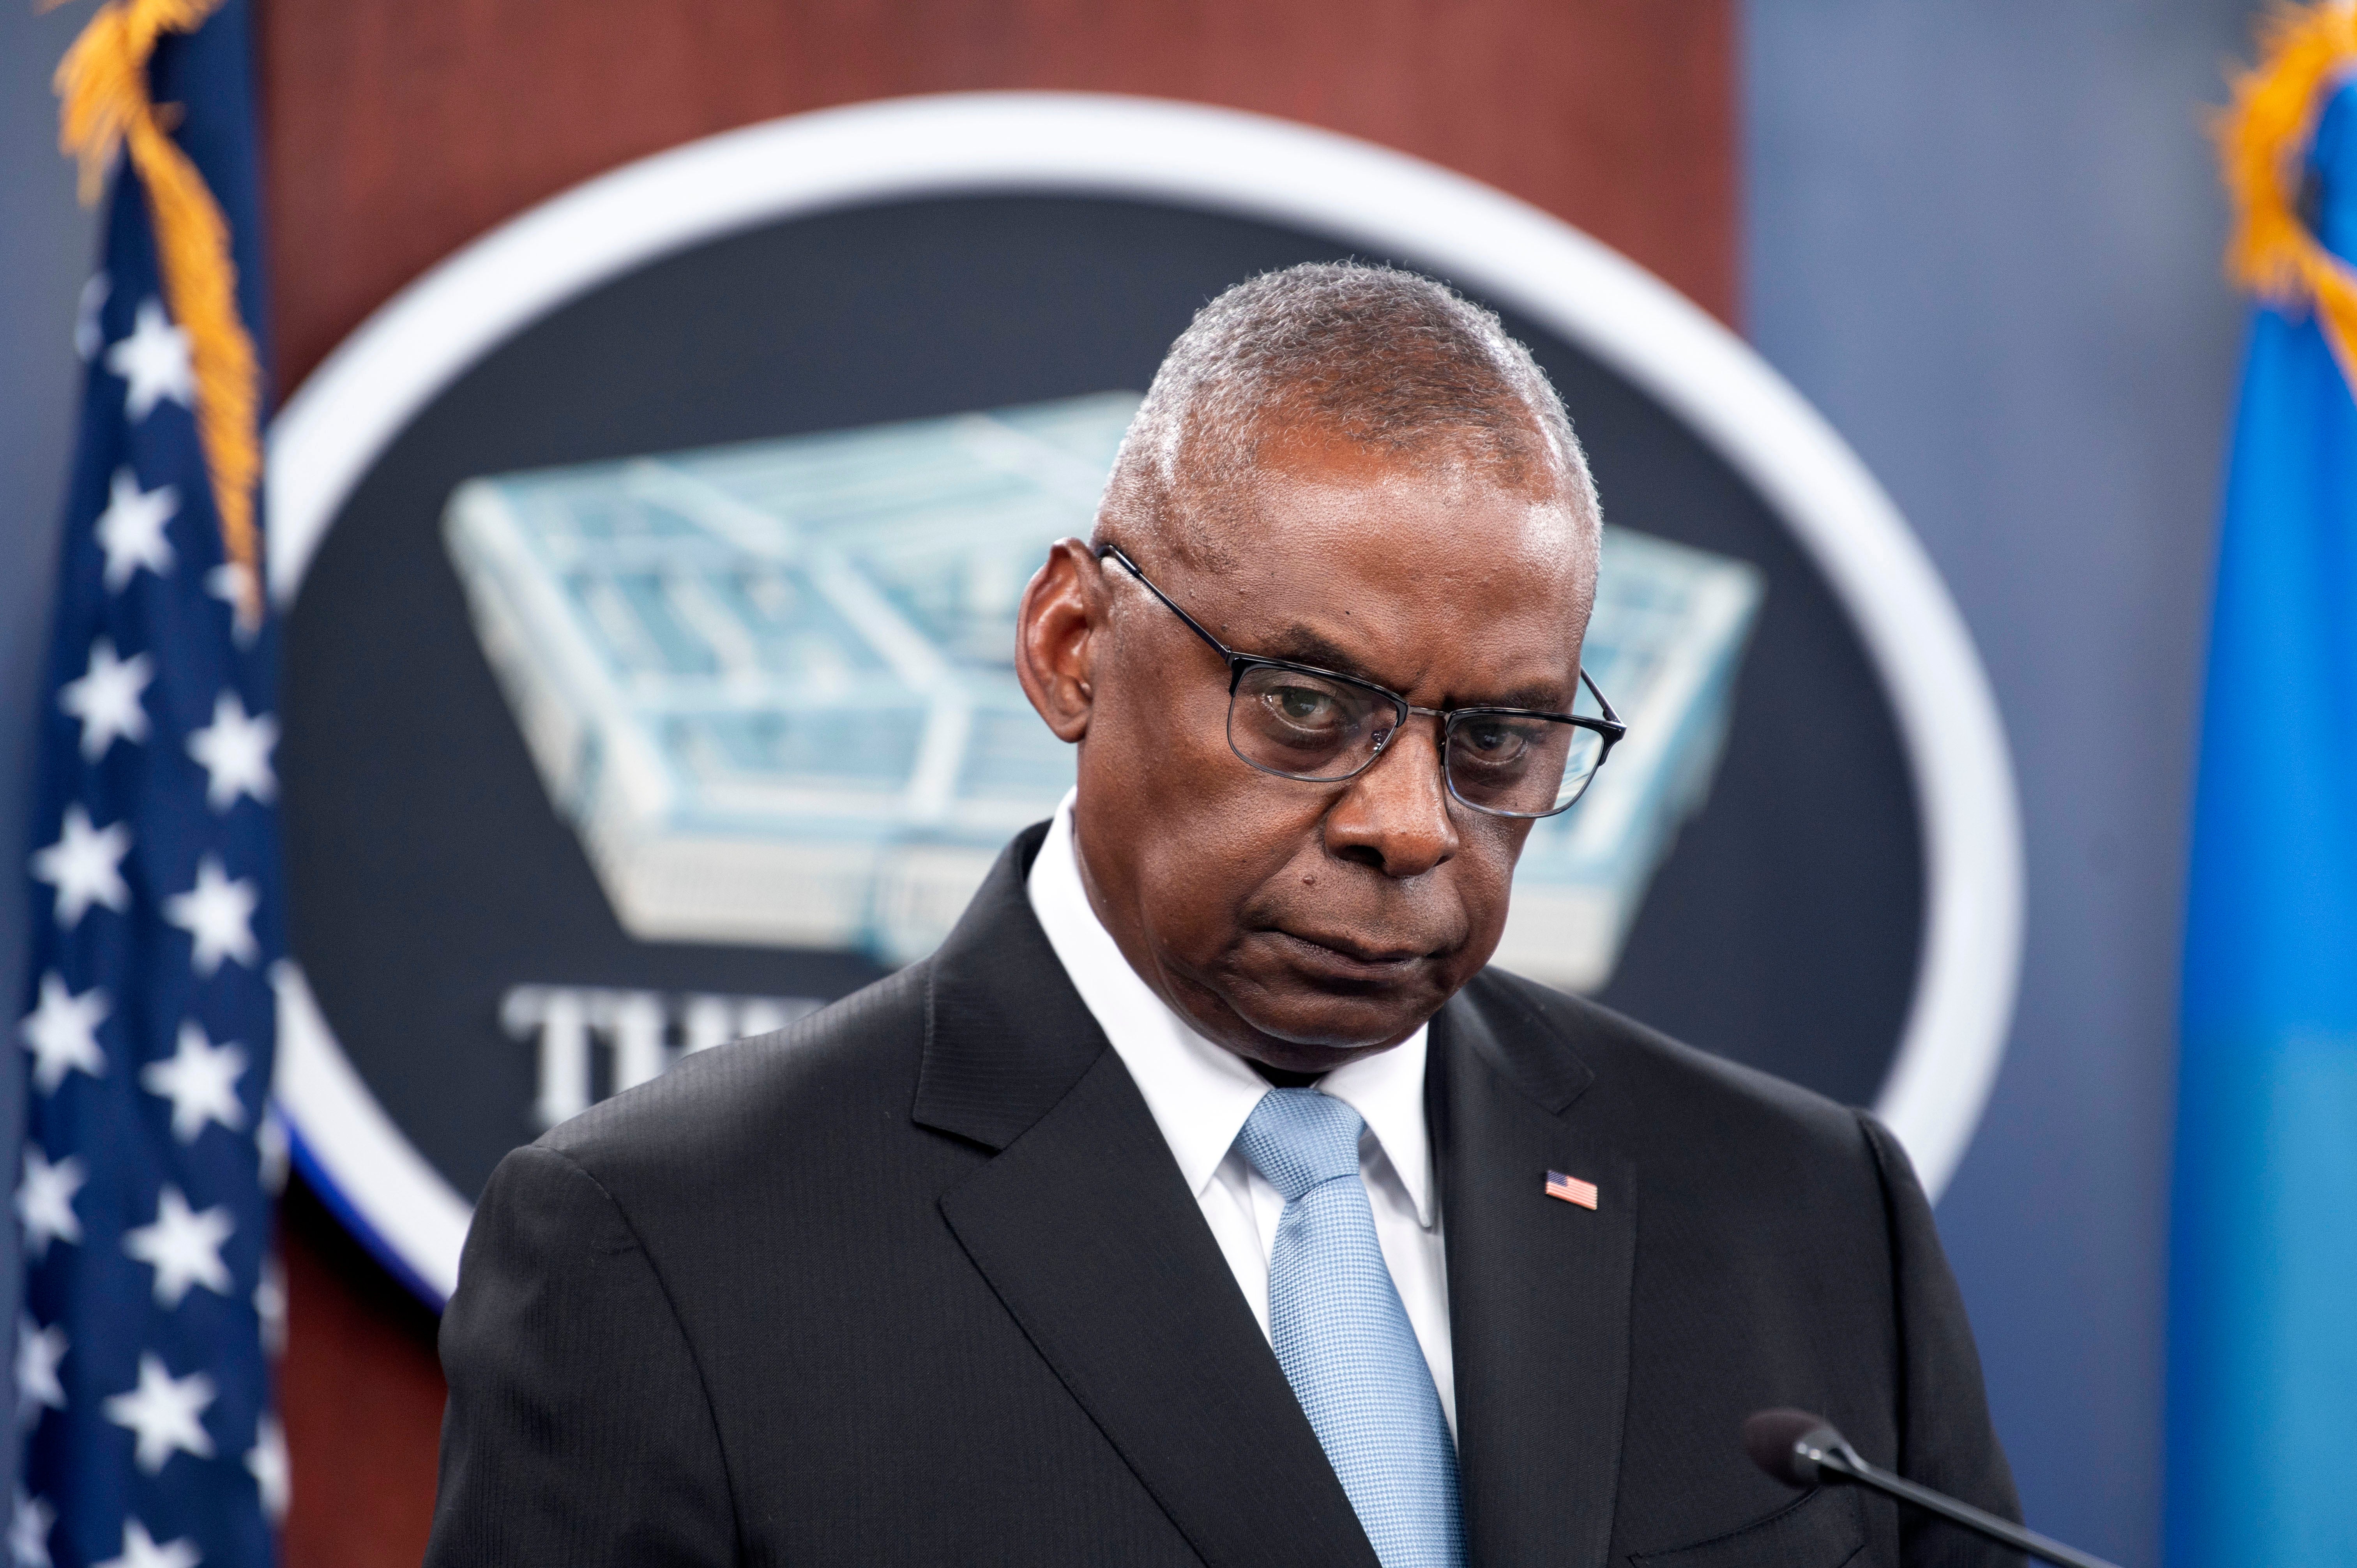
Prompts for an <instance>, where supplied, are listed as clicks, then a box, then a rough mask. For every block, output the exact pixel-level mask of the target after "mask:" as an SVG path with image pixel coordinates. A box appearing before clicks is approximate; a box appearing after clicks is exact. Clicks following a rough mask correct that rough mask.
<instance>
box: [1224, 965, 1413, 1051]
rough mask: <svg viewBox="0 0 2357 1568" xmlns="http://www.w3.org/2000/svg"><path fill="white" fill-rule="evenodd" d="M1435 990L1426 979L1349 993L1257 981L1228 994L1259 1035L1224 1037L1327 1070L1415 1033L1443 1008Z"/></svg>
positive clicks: (1235, 1046) (1233, 1045)
mask: <svg viewBox="0 0 2357 1568" xmlns="http://www.w3.org/2000/svg"><path fill="white" fill-rule="evenodd" d="M1432 995H1433V993H1431V992H1430V991H1429V990H1428V989H1427V988H1426V987H1425V986H1423V985H1410V986H1401V987H1399V988H1397V989H1396V990H1395V991H1389V992H1386V993H1380V994H1373V995H1370V994H1365V993H1360V994H1353V995H1344V996H1338V995H1335V994H1333V993H1331V992H1329V991H1325V990H1322V989H1318V988H1313V987H1309V986H1301V985H1293V986H1283V987H1270V986H1254V987H1252V988H1250V989H1249V990H1248V991H1245V992H1244V993H1242V994H1231V995H1230V996H1229V997H1228V998H1227V1001H1228V1005H1229V1007H1230V1009H1231V1010H1232V1012H1233V1013H1234V1015H1235V1016H1236V1017H1237V1018H1238V1019H1239V1020H1240V1021H1241V1022H1243V1024H1244V1025H1245V1026H1247V1027H1248V1028H1249V1029H1250V1030H1251V1033H1252V1036H1254V1037H1252V1038H1249V1039H1245V1040H1233V1041H1225V1042H1222V1043H1224V1044H1226V1045H1227V1046H1228V1047H1229V1048H1230V1049H1232V1050H1234V1051H1236V1052H1237V1054H1238V1055H1240V1056H1243V1057H1245V1058H1249V1059H1251V1060H1254V1061H1259V1062H1263V1063H1265V1064H1266V1065H1267V1066H1270V1067H1274V1068H1282V1069H1285V1070H1286V1071H1288V1072H1325V1071H1329V1070H1330V1069H1334V1068H1337V1067H1340V1066H1341V1065H1342V1064H1343V1063H1344V1062H1346V1061H1349V1060H1350V1059H1351V1058H1354V1057H1361V1056H1365V1055H1367V1054H1368V1053H1369V1052H1371V1051H1376V1050H1381V1049H1383V1047H1387V1046H1394V1045H1397V1044H1398V1043H1399V1042H1400V1041H1402V1040H1404V1039H1405V1038H1406V1037H1407V1036H1410V1035H1412V1034H1414V1033H1415V1030H1416V1027H1417V1026H1419V1025H1421V1024H1423V1023H1424V1022H1425V1021H1426V1019H1427V1018H1429V1017H1431V1015H1433V1014H1434V1013H1435V1012H1437V1010H1438V1007H1439V1001H1438V1000H1431V999H1430V998H1431V997H1432ZM1443 999H1445V998H1443Z"/></svg>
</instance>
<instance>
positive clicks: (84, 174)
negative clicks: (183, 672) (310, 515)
mask: <svg viewBox="0 0 2357 1568" xmlns="http://www.w3.org/2000/svg"><path fill="white" fill-rule="evenodd" d="M220 4H221V0H107V4H105V5H102V6H100V7H99V10H98V14H97V15H96V16H92V17H91V20H90V25H89V26H88V27H84V28H83V29H82V31H81V37H80V38H76V39H75V40H74V43H73V47H72V48H70V49H68V50H67V51H66V58H65V59H64V60H63V61H62V62H60V63H59V66H58V74H57V80H56V86H57V91H58V98H59V115H58V127H59V129H58V145H59V148H60V149H61V150H62V151H63V152H65V153H66V154H67V155H68V156H71V157H73V158H75V159H78V160H79V161H80V163H81V198H82V200H83V201H84V202H85V203H90V202H95V201H96V200H97V199H98V198H99V195H100V193H101V192H102V190H103V189H104V188H105V182H106V171H107V168H108V166H110V165H112V164H113V161H114V154H115V150H116V149H117V148H118V147H123V146H128V148H129V149H130V155H131V168H132V170H133V172H135V174H136V175H137V176H138V177H139V184H140V188H141V189H142V190H144V191H145V193H146V198H147V211H148V214H149V216H150V218H151V219H152V220H154V223H155V229H156V257H157V262H158V264H159V266H160V269H161V271H162V273H163V279H164V300H165V304H166V306H167V308H168V309H169V310H170V311H171V314H172V319H173V320H174V322H175V323H177V324H178V327H179V328H180V329H181V330H182V331H183V332H186V333H187V334H188V359H189V364H190V367H191V369H192V370H193V371H194V373H195V378H196V391H197V408H196V414H197V434H198V437H199V441H200V442H201V443H202V445H203V447H204V454H205V471H206V473H207V475H208V476H209V477H210V479H211V481H212V491H213V503H214V510H217V511H218V512H219V513H220V514H221V547H222V551H223V553H224V554H226V555H227V557H228V559H229V562H230V564H231V566H232V567H233V568H235V570H236V572H237V575H238V581H239V593H238V615H239V618H241V619H242V620H243V621H244V623H245V624H246V625H248V626H257V625H259V624H260V623H261V620H262V561H261V549H260V538H259V536H258V534H257V532H256V531H255V528H254V525H253V503H254V490H255V487H256V485H257V484H258V483H259V482H260V480H261V478H262V432H261V424H260V421H261V413H262V370H261V365H260V362H259V361H258V360H257V359H256V357H255V354H254V349H253V335H252V334H251V333H249V332H248V331H247V330H246V328H245V323H244V321H243V320H242V319H241V318H240V317H239V316H238V310H237V264H236V263H235V262H234V261H233V260H231V251H230V234H229V223H228V220H226V219H224V218H223V217H222V216H221V206H220V204H219V203H218V202H216V201H214V200H213V197H212V192H211V191H210V190H207V189H206V188H205V181H204V177H203V176H202V175H200V174H199V173H198V172H197V166H196V165H195V164H194V163H193V162H191V161H190V160H189V158H188V155H187V154H186V153H184V152H182V151H181V150H180V146H179V144H178V143H177V142H175V141H173V140H172V137H171V134H170V130H169V125H170V124H171V123H172V122H173V121H174V120H175V119H177V117H178V116H177V112H176V111H175V110H174V109H173V108H172V107H171V106H169V105H167V106H164V107H161V108H159V107H158V106H157V105H156V104H155V103H153V102H149V100H148V97H147V59H148V56H149V55H151V54H153V53H154V52H155V48H156V37H157V36H158V35H159V34H162V33H167V32H173V33H192V32H194V31H196V29H197V28H198V27H199V26H201V25H202V24H203V22H204V19H205V18H206V16H209V15H210V14H211V13H212V11H213V10H214V9H215V7H217V6H218V5H220Z"/></svg>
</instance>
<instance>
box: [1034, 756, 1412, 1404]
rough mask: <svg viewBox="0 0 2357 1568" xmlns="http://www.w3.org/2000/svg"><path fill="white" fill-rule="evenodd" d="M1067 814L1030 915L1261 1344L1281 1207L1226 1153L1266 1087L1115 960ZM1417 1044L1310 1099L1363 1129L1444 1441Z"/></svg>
mask: <svg viewBox="0 0 2357 1568" xmlns="http://www.w3.org/2000/svg"><path fill="white" fill-rule="evenodd" d="M1072 800H1073V797H1072V796H1071V795H1066V796H1065V797H1064V802H1063V804H1062V805H1060V806H1059V807H1058V808H1057V809H1056V820H1055V822H1053V823H1052V824H1051V825H1050V826H1049V829H1048V839H1047V842H1046V843H1043V844H1041V845H1040V846H1039V858H1038V859H1037V860H1035V861H1034V862H1032V865H1031V877H1030V882H1029V893H1030V898H1031V911H1032V913H1033V914H1035V915H1037V916H1038V917H1039V924H1040V926H1041V927H1042V928H1044V929H1046V931H1047V933H1048V941H1049V945H1050V946H1051V947H1053V948H1054V949H1055V950H1056V957H1057V958H1058V959H1059V960H1060V961H1062V963H1063V965H1064V972H1065V973H1067V974H1069V975H1071V979H1072V984H1073V986H1074V988H1075V989H1077V990H1078V991H1079V992H1080V993H1081V1000H1082V1002H1085V1003H1086V1004H1088V1008H1089V1011H1090V1013H1091V1014H1092V1015H1094V1016H1095V1018H1096V1021H1097V1025H1098V1026H1099V1027H1100V1028H1102V1029H1103V1030H1104V1032H1105V1038H1106V1039H1108V1040H1110V1041H1111V1042H1112V1043H1113V1048H1114V1050H1115V1051H1117V1052H1119V1053H1120V1054H1121V1059H1122V1062H1123V1065H1125V1067H1127V1068H1128V1069H1129V1076H1130V1077H1131V1078H1132V1079H1135V1080H1136V1083H1137V1088H1138V1092H1139V1093H1141V1094H1143V1095H1144V1096H1145V1097H1146V1109H1147V1110H1149V1111H1151V1112H1153V1113H1154V1121H1155V1124H1156V1125H1157V1126H1158V1127H1159V1128H1161V1130H1162V1136H1163V1138H1164V1140H1165V1141H1166V1142H1168V1144H1169V1145H1170V1153H1171V1155H1172V1156H1173V1157H1174V1158H1175V1159H1177V1160H1178V1162H1179V1174H1180V1175H1181V1176H1184V1177H1185V1178H1186V1182H1187V1187H1188V1189H1189V1191H1191V1192H1192V1193H1194V1195H1195V1201H1196V1202H1197V1203H1198V1204H1200V1205H1201V1206H1202V1209H1203V1219H1204V1222H1205V1223H1207V1224H1208V1225H1210V1226H1211V1235H1212V1237H1213V1238H1214V1239H1215V1240H1217V1241H1218V1242H1219V1244H1220V1251H1221V1252H1222V1253H1223V1254H1224V1255H1225V1256H1226V1258H1227V1260H1228V1267H1229V1268H1230V1269H1231V1270H1232V1271H1234V1273H1235V1276H1236V1284H1237V1285H1238V1287H1239V1288H1241V1289H1242V1290H1243V1293H1244V1300H1245V1301H1247V1302H1249V1303H1250V1304H1251V1305H1252V1309H1253V1316H1254V1317H1255V1318H1257V1319H1259V1321H1260V1331H1261V1333H1262V1334H1263V1335H1266V1334H1267V1333H1268V1258H1269V1251H1270V1249H1271V1248H1273V1247H1274V1246H1275V1244H1276V1222H1277V1219H1279V1217H1281V1216H1282V1215H1283V1214H1284V1212H1285V1199H1284V1197H1282V1196H1281V1195H1280V1194H1279V1193H1278V1192H1277V1190H1276V1188H1275V1187H1271V1186H1270V1185H1269V1183H1268V1178H1266V1177H1265V1176H1262V1175H1261V1174H1260V1173H1259V1172H1258V1171H1256V1170H1254V1169H1253V1168H1252V1165H1251V1164H1250V1163H1249V1162H1247V1161H1246V1160H1245V1159H1244V1157H1243V1155H1241V1154H1239V1153H1238V1152H1237V1151H1236V1149H1235V1148H1234V1146H1233V1145H1234V1144H1235V1141H1236V1134H1237V1133H1241V1132H1242V1131H1243V1125H1244V1119H1245V1118H1246V1117H1248V1116H1250V1115H1251V1114H1252V1112H1253V1107H1254V1106H1255V1105H1257V1104H1259V1103H1260V1097H1261V1096H1262V1095H1264V1094H1265V1093H1267V1092H1268V1087H1269V1086H1268V1083H1267V1081H1266V1080H1265V1079H1263V1078H1262V1077H1261V1076H1260V1075H1259V1074H1258V1073H1257V1072H1254V1070H1253V1069H1252V1067H1251V1065H1250V1064H1248V1063H1247V1062H1245V1061H1244V1059H1243V1058H1241V1057H1239V1056H1237V1055H1235V1054H1234V1053H1233V1052H1232V1051H1229V1050H1227V1049H1225V1048H1223V1047H1220V1046H1216V1045H1214V1044H1212V1043H1211V1041H1209V1040H1207V1039H1205V1038H1204V1037H1203V1036H1201V1035H1200V1034H1198V1033H1196V1032H1195V1029H1194V1028H1193V1026H1190V1025H1189V1023H1188V1022H1187V1021H1186V1019H1185V1018H1183V1017H1182V1016H1180V1015H1179V1014H1178V1013H1175V1012H1173V1011H1172V1010H1171V1008H1170V1007H1169V1005H1168V1004H1167V1003H1165V1002H1164V1001H1163V1000H1162V998H1161V997H1159V996H1157V995H1156V994H1155V993H1154V991H1153V988H1152V987H1150V986H1148V985H1147V984H1146V982H1145V981H1144V980H1142V979H1140V978H1139V977H1138V974H1137V972H1136V971H1135V970H1134V969H1132V968H1130V966H1129V961H1128V960H1127V959H1125V958H1124V957H1122V953H1121V949H1120V948H1119V947H1118V946H1116V945H1115V944H1114V940H1113V934H1112V933H1111V932H1110V931H1107V930H1106V929H1104V923H1103V921H1102V920H1100V919H1098V918H1097V914H1096V910H1095V909H1094V908H1092V907H1091V906H1090V904H1089V897H1088V894H1087V892H1086V890H1085V889H1083V888H1082V886H1081V868H1080V862H1079V859H1078V858H1077V853H1076V850H1075V847H1074V840H1073V832H1072ZM1425 1036H1426V1031H1425V1030H1423V1029H1418V1030H1417V1031H1416V1032H1415V1034H1413V1035H1410V1036H1408V1037H1407V1038H1406V1039H1405V1040H1403V1041H1401V1042H1400V1043H1399V1044H1398V1045H1396V1046H1394V1047H1392V1048H1391V1049H1390V1050H1387V1051H1378V1052H1377V1053H1375V1054H1374V1055H1373V1056H1370V1057H1361V1058H1359V1059H1358V1060H1357V1061H1354V1062H1351V1063H1348V1064H1347V1065H1345V1066H1342V1067H1340V1068H1337V1069H1334V1070H1333V1071H1332V1072H1329V1073H1328V1074H1327V1075H1326V1076H1325V1077H1324V1078H1323V1079H1319V1080H1318V1090H1319V1091H1320V1092H1322V1093H1326V1094H1330V1095H1332V1096H1333V1097H1334V1098H1335V1099H1337V1100H1340V1101H1342V1102H1343V1103H1344V1104H1345V1105H1348V1106H1349V1107H1350V1108H1351V1110H1353V1111H1356V1112H1358V1113H1359V1115H1360V1117H1361V1120H1363V1121H1364V1122H1366V1124H1367V1130H1366V1133H1364V1134H1363V1135H1362V1136H1361V1138H1360V1140H1359V1174H1360V1176H1361V1179H1362V1180H1363V1181H1364V1182H1365V1183H1366V1187H1367V1201H1368V1204H1369V1206H1370V1207H1372V1208H1373V1210H1374V1216H1375V1236H1376V1239H1377V1240H1379V1241H1380V1242H1381V1243H1382V1245H1383V1262H1385V1263H1386V1264H1388V1265H1389V1266H1390V1268H1391V1274H1392V1283H1394V1285H1396V1286H1398V1288H1399V1294H1400V1301H1401V1303H1402V1304H1403V1305H1405V1306H1406V1308H1407V1320H1408V1322H1409V1324H1410V1325H1411V1326H1413V1327H1414V1328H1415V1338H1416V1343H1417V1344H1418V1345H1419V1346H1420V1347H1422V1348H1423V1350H1424V1359H1425V1362H1426V1365H1428V1366H1429V1367H1430V1368H1431V1369H1432V1381H1433V1386H1434V1387H1435V1388H1437V1390H1439V1391H1440V1408H1441V1410H1442V1411H1443V1412H1445V1413H1446V1414H1447V1415H1448V1429H1449V1431H1450V1433H1451V1434H1454V1433H1455V1432H1456V1430H1457V1379H1456V1374H1455V1371H1454V1369H1453V1368H1452V1366H1451V1363H1450V1361H1449V1351H1448V1345H1449V1341H1448V1267H1447V1264H1446V1262H1445V1261H1444V1258H1443V1254H1442V1251H1441V1240H1440V1208H1439V1204H1438V1202H1437V1197H1436V1194H1435V1193H1434V1191H1433V1172H1432V1140H1431V1137H1430V1135H1429V1133H1428V1132H1427V1130H1426V1126H1425V1119H1424V1057H1425Z"/></svg>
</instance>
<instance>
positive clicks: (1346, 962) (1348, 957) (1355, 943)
mask: <svg viewBox="0 0 2357 1568" xmlns="http://www.w3.org/2000/svg"><path fill="white" fill-rule="evenodd" d="M1268 934H1269V935H1270V936H1272V937H1274V938H1275V939H1276V940H1277V942H1278V944H1279V945H1280V946H1281V947H1283V948H1284V949H1285V950H1286V957H1287V958H1288V959H1289V960H1290V961H1292V962H1294V963H1295V964H1297V965H1298V966H1300V967H1302V968H1305V969H1308V970H1312V971H1315V972H1323V973H1326V974H1329V975H1332V976H1334V977H1335V978H1337V979H1346V980H1396V979H1398V978H1399V977H1400V976H1401V975H1403V974H1404V973H1405V972H1407V971H1408V970H1409V969H1410V968H1411V967H1413V966H1414V965H1415V964H1417V963H1420V962H1422V961H1424V960H1426V959H1427V958H1429V957H1431V956H1432V955H1431V953H1430V952H1429V951H1427V950H1425V949H1423V948H1415V947H1389V946H1379V945H1376V944H1373V943H1370V942H1366V941H1362V940H1359V939H1357V938H1355V937H1350V936H1345V935H1343V934H1342V933H1340V932H1337V931H1317V932H1309V931H1288V930H1283V929H1271V930H1270V931H1269V933H1268Z"/></svg>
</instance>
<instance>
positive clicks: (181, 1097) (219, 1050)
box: [139, 1020, 245, 1144]
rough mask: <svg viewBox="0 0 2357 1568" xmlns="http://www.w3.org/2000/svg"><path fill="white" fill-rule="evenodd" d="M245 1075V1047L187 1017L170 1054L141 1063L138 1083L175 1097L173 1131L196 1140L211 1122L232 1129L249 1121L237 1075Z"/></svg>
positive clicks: (159, 1095) (164, 1096)
mask: <svg viewBox="0 0 2357 1568" xmlns="http://www.w3.org/2000/svg"><path fill="white" fill-rule="evenodd" d="M244 1075H245V1051H244V1048H243V1047H240V1046H236V1045H225V1046H216V1045H214V1044H213V1043H212V1042H211V1041H210V1040H209V1039H207V1038H206V1037H205V1031H204V1029H203V1027H202V1026H199V1025H198V1024H197V1023H196V1022H194V1021H193V1020H188V1021H185V1022H183V1023H182V1024H181V1025H180V1038H179V1044H178V1048H176V1049H175V1050H174V1051H173V1052H172V1055H171V1056H170V1058H168V1059H167V1060H164V1061H156V1062H149V1063H148V1064H147V1065H146V1066H145V1067H143V1068H141V1069H139V1087H140V1088H142V1089H144V1090H146V1091H147V1092H148V1093H150V1094H153V1095H155V1096H156V1097H157V1098H158V1099H162V1100H168V1101H171V1102H172V1136H173V1137H175V1138H178V1140H179V1141H180V1142H181V1143H183V1144H193V1143H195V1142H196V1141H197V1134H198V1133H201V1132H203V1131H204V1130H205V1123H206V1122H220V1123H221V1125H222V1126H224V1127H226V1128H228V1129H229V1130H230V1131H231V1132H232V1133H235V1132H238V1131H240V1130H242V1128H243V1127H244V1126H245V1105H244V1103H243V1101H240V1100H239V1099H238V1097H237V1080H238V1079H240V1078H242V1077H243V1076H244Z"/></svg>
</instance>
